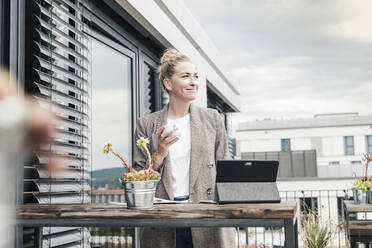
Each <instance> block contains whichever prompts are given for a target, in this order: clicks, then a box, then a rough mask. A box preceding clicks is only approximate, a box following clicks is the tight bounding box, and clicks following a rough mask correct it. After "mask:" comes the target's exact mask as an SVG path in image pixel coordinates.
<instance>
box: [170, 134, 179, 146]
mask: <svg viewBox="0 0 372 248" xmlns="http://www.w3.org/2000/svg"><path fill="white" fill-rule="evenodd" d="M175 137H176V138H175V139H173V140H172V141H171V142H169V143H168V146H171V145H173V144H174V143H176V142H177V141H178V140H179V139H180V138H178V137H177V136H175Z"/></svg>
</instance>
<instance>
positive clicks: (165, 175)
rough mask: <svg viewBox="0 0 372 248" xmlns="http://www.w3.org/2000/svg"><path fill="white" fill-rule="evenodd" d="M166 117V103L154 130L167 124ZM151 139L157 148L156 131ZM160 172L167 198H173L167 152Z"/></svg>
mask: <svg viewBox="0 0 372 248" xmlns="http://www.w3.org/2000/svg"><path fill="white" fill-rule="evenodd" d="M167 118H168V105H166V106H165V107H164V108H163V110H162V113H161V115H160V120H159V122H158V123H159V125H158V126H157V127H156V130H158V129H159V128H160V127H161V126H163V125H166V124H167ZM152 140H153V144H154V148H155V149H157V147H158V144H159V142H158V135H157V134H156V132H155V133H154V134H153V135H152ZM160 173H161V177H162V182H163V184H164V188H165V191H166V193H167V194H168V197H169V199H171V200H173V190H172V171H171V164H170V159H169V153H168V155H167V156H166V157H165V158H164V161H163V168H162V169H161V172H160Z"/></svg>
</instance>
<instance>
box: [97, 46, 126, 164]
mask: <svg viewBox="0 0 372 248" xmlns="http://www.w3.org/2000/svg"><path fill="white" fill-rule="evenodd" d="M91 52H92V57H91V60H92V62H91V65H92V69H91V72H92V169H93V170H97V169H105V168H112V167H121V166H122V165H121V162H120V160H119V159H117V158H116V157H114V156H112V155H109V156H107V155H106V154H103V152H102V148H103V146H104V144H105V143H106V142H107V141H112V143H113V145H114V148H115V150H116V151H117V152H119V153H120V154H121V155H123V156H124V157H125V158H126V159H127V160H128V162H129V163H132V157H131V150H132V136H131V133H132V125H131V121H132V111H131V107H132V99H131V62H132V61H131V58H129V57H127V56H125V55H124V54H122V53H120V52H118V51H117V50H114V49H113V48H111V47H109V46H107V45H106V44H104V43H102V42H100V41H97V40H95V39H92V49H91Z"/></svg>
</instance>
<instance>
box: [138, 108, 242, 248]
mask: <svg viewBox="0 0 372 248" xmlns="http://www.w3.org/2000/svg"><path fill="white" fill-rule="evenodd" d="M167 114H168V107H167V106H166V107H165V108H164V109H163V110H161V111H158V112H155V113H152V114H149V115H147V116H144V117H143V118H141V119H139V120H138V122H137V128H136V132H135V139H136V140H137V139H139V138H140V137H145V138H149V139H150V152H151V154H153V153H154V152H155V151H156V149H157V147H158V135H157V134H156V131H157V130H158V129H159V128H160V127H161V126H162V125H166V123H167ZM190 123H191V155H190V156H191V158H190V181H189V189H190V201H191V202H193V203H198V202H200V200H215V193H214V191H215V181H216V161H217V160H219V159H228V158H229V157H230V156H229V152H228V143H227V135H226V131H225V127H224V122H223V120H222V118H221V116H220V115H219V114H218V112H217V111H216V110H214V109H207V108H202V107H198V106H195V105H193V104H191V106H190ZM133 160H134V163H133V164H134V167H135V169H137V170H138V169H143V168H145V166H146V154H145V153H144V152H143V151H142V150H140V149H138V148H137V147H136V146H135V148H134V159H133ZM160 173H161V181H160V182H159V184H158V187H157V189H156V197H159V198H163V199H173V192H172V175H171V164H170V159H169V156H167V157H166V158H165V159H164V162H163V166H162V167H161V169H160ZM223 229H225V230H223ZM191 231H192V238H193V244H194V248H198V247H202V248H207V247H236V246H234V242H233V241H235V236H234V232H233V230H232V229H231V228H192V229H191ZM222 236H225V237H222ZM227 236H228V237H227ZM141 247H156V248H163V247H175V229H174V228H173V229H171V228H156V229H155V228H144V229H143V230H142V239H141Z"/></svg>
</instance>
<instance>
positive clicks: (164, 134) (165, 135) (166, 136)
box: [159, 131, 173, 140]
mask: <svg viewBox="0 0 372 248" xmlns="http://www.w3.org/2000/svg"><path fill="white" fill-rule="evenodd" d="M171 136H173V131H168V132H163V133H162V134H161V135H160V136H159V138H160V139H161V140H165V139H166V138H168V137H171Z"/></svg>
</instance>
